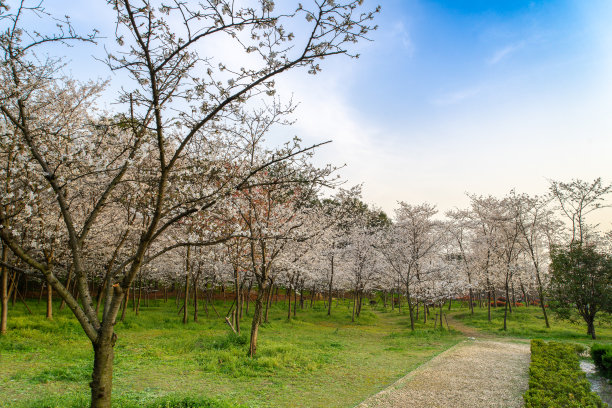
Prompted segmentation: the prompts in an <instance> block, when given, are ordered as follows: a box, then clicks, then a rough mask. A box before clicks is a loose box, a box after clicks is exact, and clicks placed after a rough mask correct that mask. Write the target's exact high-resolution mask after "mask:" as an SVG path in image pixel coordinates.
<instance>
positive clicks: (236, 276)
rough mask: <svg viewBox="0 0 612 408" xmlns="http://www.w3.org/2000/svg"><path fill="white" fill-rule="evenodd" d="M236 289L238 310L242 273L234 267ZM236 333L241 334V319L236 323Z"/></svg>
mask: <svg viewBox="0 0 612 408" xmlns="http://www.w3.org/2000/svg"><path fill="white" fill-rule="evenodd" d="M234 287H235V288H236V289H235V290H234V291H235V292H236V293H235V296H236V300H235V302H236V309H238V307H239V306H238V305H240V273H239V272H238V268H236V267H234ZM235 327H236V332H237V333H238V334H240V319H236V322H235Z"/></svg>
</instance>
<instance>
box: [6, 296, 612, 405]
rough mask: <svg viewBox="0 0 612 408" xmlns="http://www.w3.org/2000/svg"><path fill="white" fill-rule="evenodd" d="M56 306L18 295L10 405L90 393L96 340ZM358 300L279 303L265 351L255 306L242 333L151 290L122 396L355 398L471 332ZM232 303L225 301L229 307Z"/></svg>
mask: <svg viewBox="0 0 612 408" xmlns="http://www.w3.org/2000/svg"><path fill="white" fill-rule="evenodd" d="M334 304H335V302H334ZM55 306H56V307H55V310H54V321H47V320H45V318H44V307H45V305H44V302H41V303H40V304H37V302H36V301H32V302H31V303H30V307H31V308H32V310H33V311H34V315H29V314H27V313H26V310H25V307H23V305H19V304H17V305H15V308H13V309H10V310H9V331H8V334H7V335H6V336H3V337H0V407H46V406H59V407H63V406H81V405H82V404H87V401H88V397H89V387H88V382H89V380H90V375H91V367H92V361H93V352H92V350H91V346H90V344H89V342H88V340H87V338H86V337H85V335H84V334H83V332H82V330H81V328H80V327H79V326H78V323H77V322H76V320H75V319H74V318H73V317H72V314H71V312H70V311H69V310H66V309H65V310H63V311H61V312H60V311H58V310H57V309H58V308H57V306H58V305H55ZM348 306H349V305H348V302H347V303H345V304H342V303H340V305H339V306H337V307H335V308H334V309H333V311H332V316H331V317H328V316H326V310H325V309H324V308H323V303H322V302H321V303H319V304H316V305H315V308H314V309H307V310H303V311H302V310H298V316H297V318H296V319H292V320H291V321H287V319H286V306H285V304H282V303H278V304H275V305H274V307H273V309H272V310H271V313H270V318H271V319H270V323H268V324H265V325H264V326H263V327H262V329H261V330H260V342H259V346H258V356H257V357H256V358H255V359H250V358H248V357H247V356H246V354H247V349H248V332H249V328H250V317H246V318H243V322H242V325H243V330H244V331H245V332H246V333H244V334H242V335H241V336H235V335H230V334H229V332H230V330H229V328H228V327H227V325H225V323H224V322H223V320H222V319H220V318H218V317H217V316H216V315H215V314H214V312H212V311H211V314H210V316H209V317H208V318H207V317H206V316H205V314H204V312H203V311H201V316H200V321H199V322H198V323H194V322H193V321H191V322H190V323H188V324H187V325H183V324H181V322H180V317H179V316H178V315H177V309H176V306H175V303H174V301H172V300H171V301H169V302H168V303H164V302H162V301H157V302H151V306H150V307H144V308H143V309H142V311H141V314H140V316H134V314H133V312H132V311H131V310H129V311H128V314H127V316H126V319H125V322H123V323H118V324H117V327H116V330H117V333H118V340H117V344H116V346H115V371H114V388H113V398H114V404H113V406H119V407H132V406H134V407H136V406H142V405H145V404H146V403H147V402H149V401H152V400H155V399H156V398H160V397H163V396H171V397H177V398H178V396H181V397H182V396H189V397H208V398H212V399H219V400H222V401H223V402H225V403H227V406H235V405H238V404H242V405H244V406H247V407H297V406H299V407H351V406H353V405H355V404H356V403H358V402H360V401H362V400H363V399H365V398H366V397H367V396H369V395H371V394H373V393H376V392H378V391H379V390H381V389H383V388H385V387H386V386H387V385H389V384H390V383H392V382H393V381H395V380H396V379H398V378H399V377H401V376H403V375H405V374H406V373H407V372H409V371H410V370H412V369H414V368H415V367H417V366H418V365H420V364H422V363H423V362H425V361H427V360H429V359H431V358H432V357H433V356H435V355H437V354H439V353H440V352H442V351H443V350H445V349H447V348H449V347H450V346H452V345H454V344H456V343H457V342H458V341H460V340H461V339H462V336H461V335H460V334H459V333H456V332H452V333H449V332H448V331H440V330H434V329H433V322H429V323H428V324H427V325H426V326H425V325H423V324H422V323H420V324H419V325H418V327H417V330H416V331H415V332H414V333H411V332H410V329H409V319H408V316H407V315H405V314H404V315H398V314H397V311H396V312H391V311H382V310H380V309H378V310H375V309H370V307H369V306H365V305H364V311H363V312H362V316H361V317H360V318H359V321H358V322H356V323H351V321H350V309H349V307H348ZM228 307H229V303H227V304H223V303H222V302H220V301H219V302H218V303H217V310H218V311H219V313H221V314H223V313H225V311H226V310H227V308H228ZM251 310H252V309H251ZM251 313H252V311H251ZM610 333H611V334H612V331H610ZM43 401H44V403H43ZM222 405H223V404H222ZM215 406H217V405H215ZM219 406H220V405H219ZM223 406H225V405H223Z"/></svg>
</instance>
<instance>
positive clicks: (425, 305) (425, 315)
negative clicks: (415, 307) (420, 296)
mask: <svg viewBox="0 0 612 408" xmlns="http://www.w3.org/2000/svg"><path fill="white" fill-rule="evenodd" d="M428 312H429V308H428V307H427V303H425V302H423V324H426V323H427V313H428Z"/></svg>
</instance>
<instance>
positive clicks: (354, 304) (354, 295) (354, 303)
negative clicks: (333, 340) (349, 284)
mask: <svg viewBox="0 0 612 408" xmlns="http://www.w3.org/2000/svg"><path fill="white" fill-rule="evenodd" d="M356 305H357V288H355V291H354V292H353V315H352V316H351V322H354V321H355V306H356Z"/></svg>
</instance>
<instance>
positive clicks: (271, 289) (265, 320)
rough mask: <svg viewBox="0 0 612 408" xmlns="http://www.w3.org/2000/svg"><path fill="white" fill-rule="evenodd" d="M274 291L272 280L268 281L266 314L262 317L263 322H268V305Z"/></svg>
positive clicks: (270, 302)
mask: <svg viewBox="0 0 612 408" xmlns="http://www.w3.org/2000/svg"><path fill="white" fill-rule="evenodd" d="M273 293H274V282H270V287H269V289H268V297H267V299H266V315H265V318H264V323H268V312H269V311H270V305H271V304H272V294H273Z"/></svg>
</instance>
